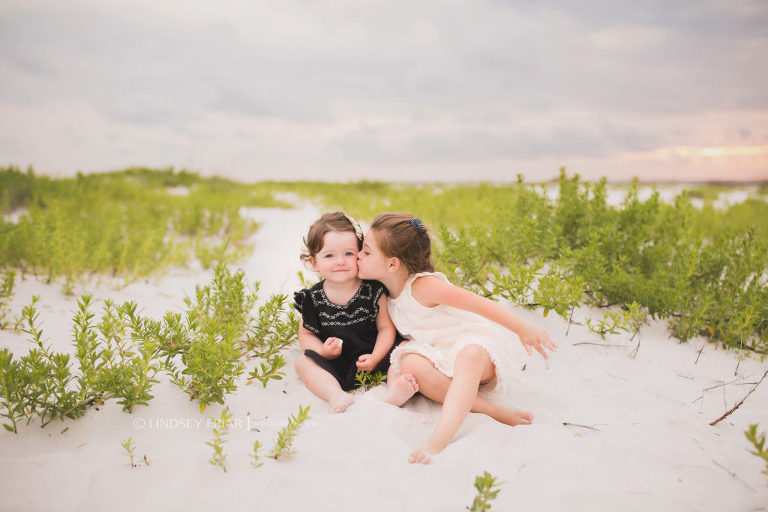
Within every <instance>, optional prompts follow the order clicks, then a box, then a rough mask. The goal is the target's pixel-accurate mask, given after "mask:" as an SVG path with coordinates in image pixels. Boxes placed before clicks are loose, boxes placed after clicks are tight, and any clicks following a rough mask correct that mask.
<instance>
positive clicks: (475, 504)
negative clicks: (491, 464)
mask: <svg viewBox="0 0 768 512" xmlns="http://www.w3.org/2000/svg"><path fill="white" fill-rule="evenodd" d="M500 485H501V482H498V481H497V478H496V477H495V476H492V475H491V474H490V473H489V472H487V471H483V474H482V475H478V476H476V477H475V489H476V490H477V495H476V496H475V499H474V500H473V501H472V506H471V507H465V508H466V509H467V510H469V511H470V512H484V511H486V510H490V509H491V501H492V500H495V499H496V497H497V496H498V495H499V492H500V491H501V489H499V486H500Z"/></svg>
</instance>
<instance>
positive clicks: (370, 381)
mask: <svg viewBox="0 0 768 512" xmlns="http://www.w3.org/2000/svg"><path fill="white" fill-rule="evenodd" d="M386 381H387V373H386V372H382V371H375V372H369V371H368V370H361V371H359V372H357V373H356V374H355V383H356V384H357V385H358V386H359V387H361V388H363V390H365V391H368V390H369V389H373V388H375V387H376V386H378V385H379V384H381V383H382V382H386Z"/></svg>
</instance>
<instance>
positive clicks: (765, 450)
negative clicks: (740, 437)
mask: <svg viewBox="0 0 768 512" xmlns="http://www.w3.org/2000/svg"><path fill="white" fill-rule="evenodd" d="M757 428H758V424H757V423H755V424H753V425H750V426H749V428H748V429H747V430H745V431H744V435H745V436H746V437H747V440H748V441H749V442H750V443H752V446H753V447H754V450H749V453H751V454H753V455H755V456H756V457H759V458H761V459H762V460H763V461H764V462H765V470H763V473H764V474H766V475H768V447H767V446H766V445H765V432H761V433H760V434H758V433H757Z"/></svg>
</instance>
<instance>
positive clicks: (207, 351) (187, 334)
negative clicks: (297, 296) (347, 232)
mask: <svg viewBox="0 0 768 512" xmlns="http://www.w3.org/2000/svg"><path fill="white" fill-rule="evenodd" d="M254 288H256V289H258V285H256V286H254ZM92 300H93V299H92V297H90V296H87V295H85V296H82V297H80V298H79V299H78V302H77V310H76V312H75V313H74V316H73V322H72V323H73V327H72V340H73V351H74V360H76V362H77V369H76V368H74V365H73V357H72V355H71V354H68V353H61V352H55V351H53V350H52V349H51V347H50V346H49V344H48V343H47V341H46V339H45V337H44V334H43V330H42V327H41V325H40V319H39V313H38V311H37V304H38V302H39V298H37V297H34V298H33V300H32V302H31V303H30V304H29V305H27V306H25V307H24V308H23V309H22V314H21V319H20V325H21V330H22V332H23V333H25V334H26V335H27V337H28V339H29V341H30V342H31V343H32V348H31V349H30V351H29V352H28V353H27V354H26V355H25V356H23V357H21V358H20V359H14V357H13V354H12V352H11V351H10V350H9V349H7V348H5V349H2V350H0V415H1V416H2V417H3V418H4V419H5V422H4V426H5V428H6V429H7V430H10V431H12V432H14V433H16V432H18V428H17V427H18V422H19V420H21V419H26V420H27V423H29V421H30V420H31V419H32V418H33V417H39V418H40V420H41V426H45V425H47V424H48V423H49V422H50V421H52V420H54V419H57V418H58V419H61V420H63V419H65V418H69V419H75V418H78V417H79V416H82V415H83V414H84V413H85V411H86V409H87V408H88V407H89V406H93V405H99V404H103V403H104V401H105V400H110V399H114V400H117V403H118V404H120V405H122V407H123V410H124V411H126V412H129V413H130V412H133V410H134V408H135V407H136V406H137V405H143V406H147V405H149V402H150V400H152V398H153V395H152V387H153V385H154V384H157V383H158V382H159V377H160V375H161V374H162V373H166V374H167V375H168V376H169V378H170V380H171V382H173V383H175V384H176V385H177V386H178V387H180V388H181V389H182V390H183V391H185V392H186V393H188V394H189V395H190V397H191V398H193V399H195V400H197V401H198V402H199V403H200V410H201V412H202V411H204V410H205V408H206V407H207V405H208V404H210V403H224V398H225V396H226V395H227V394H229V393H232V392H234V391H235V390H236V389H237V378H238V377H239V376H240V375H241V374H242V373H243V372H244V370H245V358H246V356H247V354H248V353H249V352H252V353H253V354H254V357H262V358H265V359H266V360H267V361H269V365H270V366H269V367H268V368H267V369H264V368H262V371H261V372H258V377H261V378H262V379H264V383H265V385H266V381H268V380H276V379H281V378H282V377H283V376H284V375H285V374H284V372H281V371H280V368H282V367H283V366H284V365H285V358H284V356H283V354H282V352H283V351H284V350H285V349H286V348H287V347H288V346H289V345H290V344H291V343H293V341H295V339H296V336H297V329H298V320H297V319H296V317H295V314H294V313H292V312H289V311H287V310H286V301H287V299H286V297H285V296H273V297H271V298H270V299H269V300H268V301H267V303H266V305H265V306H263V307H262V308H261V309H260V312H259V314H258V316H254V312H253V310H254V308H255V302H256V294H255V292H252V291H250V290H249V289H248V287H247V286H246V283H245V278H244V275H243V273H242V272H239V271H238V272H232V271H230V270H229V268H228V267H227V266H226V265H225V264H223V263H220V264H218V265H217V267H216V269H215V271H214V277H213V280H212V282H211V283H209V284H207V285H205V286H198V287H196V291H195V295H194V297H191V298H189V297H188V298H187V300H186V301H185V303H186V311H185V313H184V314H183V315H182V314H181V313H174V312H166V313H165V315H164V316H163V317H162V319H161V320H155V319H153V318H150V317H148V316H145V315H143V314H141V312H140V310H139V306H138V305H137V304H136V303H135V302H133V301H128V302H125V303H123V304H120V305H116V304H114V303H113V302H111V301H109V300H106V301H105V302H104V307H103V311H102V314H101V318H100V319H99V320H98V322H97V319H96V314H95V313H93V312H92V311H91V309H92Z"/></svg>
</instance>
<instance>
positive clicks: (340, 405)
mask: <svg viewBox="0 0 768 512" xmlns="http://www.w3.org/2000/svg"><path fill="white" fill-rule="evenodd" d="M354 401H355V398H354V397H353V396H352V395H350V394H349V393H345V392H344V391H340V392H338V393H336V394H335V395H333V397H331V399H330V400H329V401H328V412H330V413H333V414H336V413H340V412H344V411H346V410H347V407H349V406H350V405H352V403H353V402H354Z"/></svg>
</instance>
